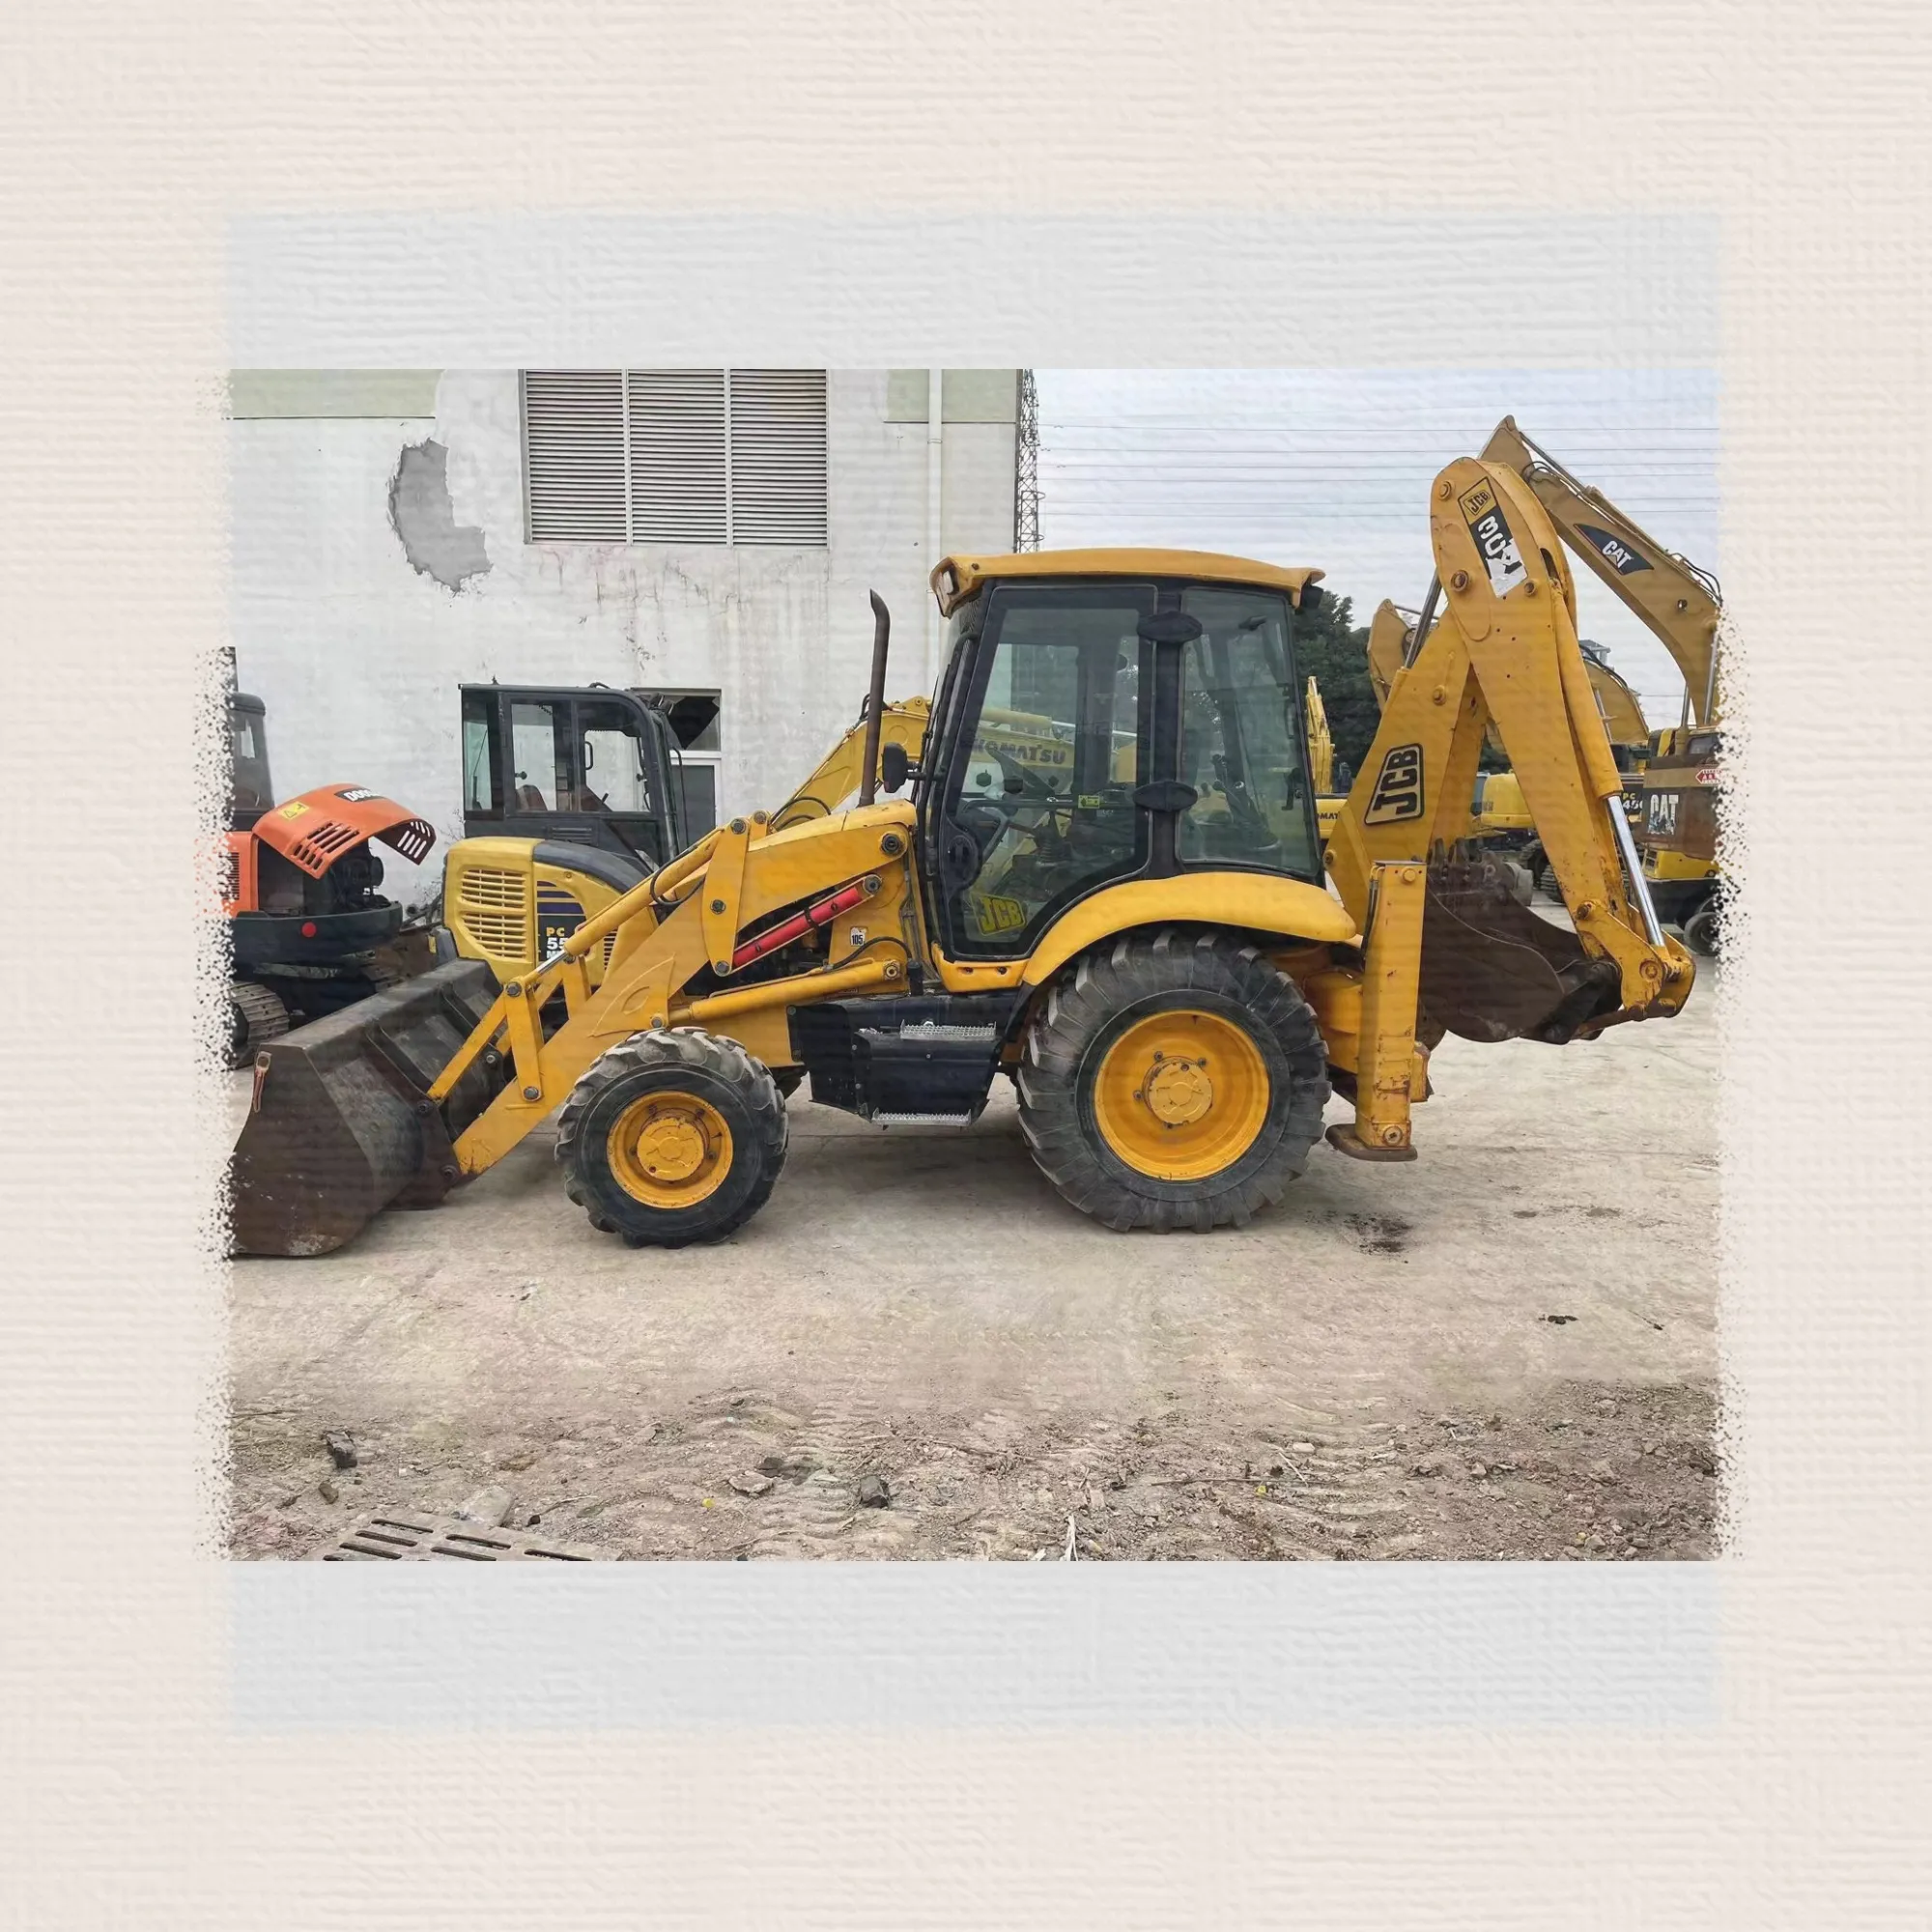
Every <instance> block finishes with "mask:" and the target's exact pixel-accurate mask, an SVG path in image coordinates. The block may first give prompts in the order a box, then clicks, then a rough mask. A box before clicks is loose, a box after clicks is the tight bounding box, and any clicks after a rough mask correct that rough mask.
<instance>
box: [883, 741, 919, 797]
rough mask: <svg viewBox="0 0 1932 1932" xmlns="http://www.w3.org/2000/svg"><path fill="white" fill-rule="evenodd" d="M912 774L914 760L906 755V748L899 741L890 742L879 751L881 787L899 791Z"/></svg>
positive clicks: (884, 789) (885, 789)
mask: <svg viewBox="0 0 1932 1932" xmlns="http://www.w3.org/2000/svg"><path fill="white" fill-rule="evenodd" d="M911 776H912V760H911V759H910V758H909V757H907V756H906V748H905V747H904V746H903V745H900V744H897V743H888V744H887V745H886V746H885V747H884V748H883V749H882V750H881V751H880V753H879V787H880V789H881V790H883V791H897V790H898V789H899V787H900V786H901V785H903V784H904V783H905V781H906V780H907V779H908V778H910V777H911Z"/></svg>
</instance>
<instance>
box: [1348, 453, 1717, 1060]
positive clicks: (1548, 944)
mask: <svg viewBox="0 0 1932 1932" xmlns="http://www.w3.org/2000/svg"><path fill="white" fill-rule="evenodd" d="M1430 536H1431V542H1432V547H1433V549H1434V552H1435V569H1436V574H1437V577H1438V579H1439V581H1440V584H1441V588H1442V592H1443V596H1442V603H1441V614H1440V616H1439V617H1438V618H1437V619H1436V621H1435V625H1434V626H1433V628H1432V629H1431V631H1430V632H1429V635H1428V637H1427V638H1426V639H1424V640H1423V641H1422V643H1421V645H1420V647H1419V648H1418V649H1417V650H1416V651H1415V654H1414V657H1413V659H1412V661H1411V662H1410V663H1409V664H1408V666H1407V667H1406V669H1404V670H1403V672H1402V673H1401V675H1400V677H1399V678H1397V679H1396V681H1395V682H1394V685H1393V688H1392V689H1391V691H1390V694H1389V696H1388V699H1387V702H1386V704H1385V705H1384V708H1383V711H1382V721H1381V727H1380V729H1379V730H1378V732H1377V734H1376V741H1375V743H1374V745H1373V746H1372V747H1371V748H1370V752H1369V754H1368V756H1367V758H1366V759H1365V760H1364V761H1363V764H1362V767H1361V770H1360V773H1359V775H1358V776H1357V778H1356V780H1355V783H1354V786H1353V788H1352V789H1351V790H1350V794H1349V798H1348V801H1347V803H1346V804H1345V805H1344V806H1343V808H1342V810H1341V813H1340V815H1339V817H1338V818H1337V820H1336V824H1335V829H1334V832H1333V834H1332V836H1331V838H1330V840H1329V845H1328V862H1329V868H1330V870H1331V872H1332V873H1333V876H1334V882H1335V886H1336V890H1337V891H1338V892H1339V894H1340V895H1341V897H1342V901H1343V903H1344V904H1345V905H1346V906H1347V907H1348V909H1349V911H1350V913H1351V914H1352V915H1353V916H1354V918H1355V920H1356V922H1357V923H1358V924H1359V925H1360V926H1361V929H1362V930H1363V931H1364V932H1365V933H1369V934H1371V935H1372V940H1371V950H1372V951H1373V932H1374V923H1375V918H1376V899H1377V896H1378V890H1379V888H1380V885H1381V884H1382V883H1383V882H1382V880H1381V879H1380V878H1379V877H1378V868H1384V869H1385V868H1387V867H1391V866H1393V867H1398V868H1401V869H1404V870H1406V871H1407V872H1409V873H1413V872H1414V870H1415V868H1417V867H1427V875H1428V910H1427V915H1426V918H1425V919H1424V920H1423V921H1422V922H1421V926H1422V940H1421V945H1420V958H1419V960H1418V961H1417V962H1416V970H1417V974H1418V981H1417V984H1418V990H1419V998H1420V1006H1421V1014H1422V1018H1421V1022H1420V1024H1421V1027H1422V1030H1423V1031H1424V1032H1427V1031H1428V1030H1429V1027H1430V1026H1431V1024H1432V1023H1433V1024H1434V1025H1435V1029H1436V1030H1437V1032H1438V1033H1439V1031H1440V1030H1442V1029H1446V1030H1448V1031H1452V1032H1456V1033H1461V1034H1463V1035H1465V1036H1466V1037H1471V1038H1476V1039H1503V1038H1509V1037H1515V1036H1519V1035H1520V1036H1526V1037H1532V1038H1539V1039H1547V1040H1552V1041H1561V1040H1565V1039H1570V1038H1575V1037H1580V1036H1588V1035H1590V1034H1594V1033H1597V1032H1599V1031H1601V1030H1602V1029H1603V1028H1604V1027H1605V1026H1607V1025H1610V1024H1612V1023H1613V1022H1615V1021H1617V1020H1623V1019H1634V1018H1641V1017H1643V1016H1645V1015H1646V1014H1650V1013H1663V1012H1671V1011H1674V1010H1675V1009H1677V1008H1678V1007H1680V1006H1681V1005H1682V1004H1683V1002H1684V1000H1685V998H1686V996H1687V995H1688V994H1689V992H1690V983H1691V966H1690V955H1689V954H1688V953H1687V952H1684V950H1683V949H1682V948H1681V947H1679V946H1677V945H1676V944H1675V943H1674V942H1673V941H1671V940H1668V939H1666V938H1665V937H1664V935H1663V933H1662V928H1661V927H1660V926H1659V925H1658V923H1657V921H1656V917H1655V915H1654V914H1653V913H1652V911H1651V909H1650V904H1649V900H1648V898H1647V896H1646V895H1645V893H1644V887H1643V883H1642V876H1641V873H1640V871H1639V869H1638V867H1637V864H1636V857H1635V853H1634V848H1633V846H1632V844H1631V840H1630V831H1629V826H1628V824H1627V822H1626V821H1625V819H1624V816H1623V812H1622V808H1621V805H1620V802H1619V791H1620V785H1621V780H1620V778H1619V775H1618V772H1617V769H1616V763H1615V760H1614V759H1613V758H1612V756H1611V754H1610V747H1609V740H1608V738H1607V737H1606V735H1605V730H1604V725H1603V721H1602V718H1601V717H1600V716H1599V713H1598V710H1597V703H1596V699H1595V697H1594V696H1593V694H1592V691H1591V686H1590V681H1589V677H1588V674H1587V671H1586V669H1585V661H1584V658H1583V654H1582V651H1581V650H1580V648H1579V647H1578V644H1577V616H1576V608H1577V607H1576V586H1575V583H1574V582H1573V581H1572V579H1571V576H1570V572H1569V567H1568V565H1567V564H1566V562H1565V561H1564V558H1563V554H1562V544H1561V540H1560V538H1559V537H1558V535H1557V531H1556V528H1555V526H1554V525H1553V524H1552V522H1551V521H1550V518H1549V516H1548V513H1547V512H1546V511H1545V510H1544V508H1543V506H1542V504H1541V503H1540V502H1539V501H1538V499H1537V497H1535V496H1534V495H1533V494H1532V493H1531V491H1530V489H1529V487H1528V486H1527V485H1526V484H1525V483H1524V482H1523V481H1522V480H1521V478H1520V477H1519V476H1518V475H1517V474H1516V473H1515V472H1514V471H1513V470H1511V469H1508V468H1507V467H1505V466H1504V465H1502V464H1499V463H1491V462H1485V461H1478V460H1475V459H1464V460H1463V461H1461V462H1458V463H1454V464H1451V465H1450V467H1449V468H1448V469H1445V470H1443V471H1442V472H1441V474H1440V475H1439V476H1438V477H1437V478H1436V479H1435V486H1434V490H1433V493H1432V496H1431V500H1430ZM1492 723H1493V725H1494V726H1495V728H1496V730H1497V732H1498V733H1499V735H1500V736H1501V738H1502V741H1503V743H1504V745H1505V746H1506V747H1507V749H1508V752H1509V754H1510V758H1511V762H1512V764H1513V766H1514V769H1515V771H1516V775H1517V778H1518V780H1519V781H1520V784H1521V786H1522V793H1523V798H1524V802H1525V803H1526V805H1527V806H1528V809H1529V811H1530V813H1531V815H1532V817H1533V819H1534V821H1535V823H1536V827H1537V830H1538V834H1539V836H1540V837H1541V838H1542V840H1543V845H1544V849H1545V851H1546V852H1547V854H1548V861H1549V866H1550V869H1551V871H1552V872H1553V874H1554V876H1555V879H1556V883H1557V885H1558V887H1559V889H1560V890H1561V893H1562V895H1563V901H1564V904H1565V905H1566V906H1567V907H1568V908H1569V911H1570V915H1571V918H1572V920H1573V921H1574V922H1575V925H1576V934H1575V936H1574V937H1573V936H1572V935H1571V934H1569V933H1566V932H1564V931H1563V930H1562V928H1561V927H1559V926H1555V925H1552V924H1550V923H1548V922H1547V921H1545V920H1542V919H1540V918H1538V916H1537V915H1536V914H1534V913H1532V912H1530V911H1529V910H1528V909H1527V908H1526V907H1524V906H1521V905H1520V904H1517V903H1516V901H1515V900H1514V899H1513V898H1512V897H1511V895H1509V893H1508V892H1507V890H1505V889H1503V888H1502V887H1501V886H1500V885H1499V883H1498V882H1497V881H1496V880H1495V879H1493V878H1491V877H1489V876H1486V867H1484V866H1483V865H1482V864H1481V863H1480V862H1476V863H1470V862H1466V861H1464V860H1463V858H1462V857H1461V856H1460V855H1459V854H1458V853H1457V851H1456V849H1455V848H1457V847H1458V846H1459V845H1460V843H1461V841H1462V840H1463V839H1464V838H1466V837H1467V836H1468V834H1469V831H1470V801H1471V797H1472V794H1473V791H1474V781H1475V776H1476V765H1477V759H1478V757H1479V755H1480V753H1481V749H1482V744H1483V739H1484V735H1485V733H1486V732H1487V731H1488V730H1489V729H1490V727H1491V725H1492Z"/></svg>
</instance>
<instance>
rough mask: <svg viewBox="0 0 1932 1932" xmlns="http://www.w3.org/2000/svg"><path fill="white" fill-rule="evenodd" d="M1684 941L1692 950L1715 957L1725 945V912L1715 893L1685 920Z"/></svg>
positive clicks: (1708, 956)
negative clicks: (1723, 912) (1722, 910)
mask: <svg viewBox="0 0 1932 1932" xmlns="http://www.w3.org/2000/svg"><path fill="white" fill-rule="evenodd" d="M1684 943H1685V945H1687V946H1688V947H1689V948H1690V950H1691V952H1701V953H1702V954H1703V955H1704V957H1705V958H1707V959H1714V958H1716V957H1717V956H1718V955H1719V953H1720V952H1722V951H1723V945H1724V929H1723V914H1722V912H1721V910H1720V909H1719V904H1718V898H1717V895H1716V894H1715V893H1714V894H1713V895H1711V896H1710V897H1709V898H1707V899H1706V900H1705V901H1704V903H1703V904H1702V905H1700V906H1699V907H1698V908H1697V910H1696V911H1695V912H1693V913H1692V914H1691V915H1690V918H1689V919H1687V920H1686V921H1685V922H1684Z"/></svg>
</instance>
